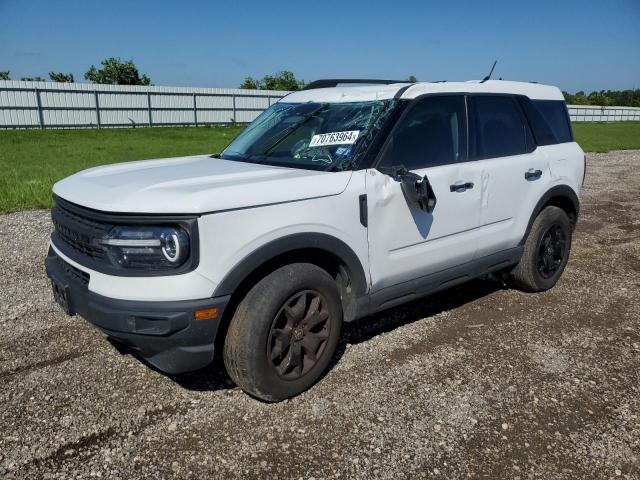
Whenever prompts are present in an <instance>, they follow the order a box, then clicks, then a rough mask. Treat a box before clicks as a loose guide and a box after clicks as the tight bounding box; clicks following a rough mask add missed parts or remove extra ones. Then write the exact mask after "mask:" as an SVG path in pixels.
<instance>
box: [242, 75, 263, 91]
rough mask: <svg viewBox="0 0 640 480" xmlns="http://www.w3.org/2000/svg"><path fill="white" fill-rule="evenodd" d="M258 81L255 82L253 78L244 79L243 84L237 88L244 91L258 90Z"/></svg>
mask: <svg viewBox="0 0 640 480" xmlns="http://www.w3.org/2000/svg"><path fill="white" fill-rule="evenodd" d="M259 82H260V80H256V79H255V78H253V77H246V78H245V79H244V82H242V84H241V85H240V87H238V88H243V89H245V90H260V83H259Z"/></svg>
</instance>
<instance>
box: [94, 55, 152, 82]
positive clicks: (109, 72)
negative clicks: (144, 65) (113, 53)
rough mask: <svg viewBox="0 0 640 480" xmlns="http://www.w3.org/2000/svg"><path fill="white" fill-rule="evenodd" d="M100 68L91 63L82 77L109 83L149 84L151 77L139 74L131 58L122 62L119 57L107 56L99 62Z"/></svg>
mask: <svg viewBox="0 0 640 480" xmlns="http://www.w3.org/2000/svg"><path fill="white" fill-rule="evenodd" d="M100 63H101V64H102V68H101V69H97V68H96V66H95V65H91V67H90V68H89V70H87V73H85V74H84V78H85V79H87V80H90V81H92V82H93V83H103V84H110V85H149V84H150V83H151V79H150V78H149V77H148V76H147V75H142V77H141V76H140V73H139V72H138V69H137V68H136V66H135V65H134V63H133V60H129V61H127V62H123V61H122V60H120V58H114V57H111V58H107V59H105V60H102V62H100Z"/></svg>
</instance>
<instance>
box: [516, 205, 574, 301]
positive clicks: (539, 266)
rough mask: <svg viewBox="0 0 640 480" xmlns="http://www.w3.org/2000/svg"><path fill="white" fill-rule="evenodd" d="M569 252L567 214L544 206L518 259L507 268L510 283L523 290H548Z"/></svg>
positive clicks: (569, 233)
mask: <svg viewBox="0 0 640 480" xmlns="http://www.w3.org/2000/svg"><path fill="white" fill-rule="evenodd" d="M559 245H561V246H559ZM550 249H551V250H550ZM570 251H571V222H570V221H569V217H568V216H567V214H566V213H565V212H564V210H562V209H561V208H558V207H552V206H549V207H545V208H544V209H543V210H542V211H541V212H540V213H539V214H538V216H537V217H536V219H535V220H534V222H533V225H532V226H531V230H530V231H529V235H528V236H527V240H526V241H525V244H524V252H523V254H522V258H521V259H520V262H519V263H518V265H516V267H515V268H514V269H513V270H512V271H511V274H510V277H509V278H510V283H512V284H513V285H514V286H515V287H516V288H519V289H520V290H524V291H526V292H542V291H544V290H549V289H550V288H551V287H553V286H554V285H555V284H556V282H557V281H558V279H559V278H560V276H561V275H562V272H563V271H564V268H565V266H566V265H567V261H568V259H569V252H570ZM544 257H546V259H545V258H544ZM547 266H549V268H546V267H547Z"/></svg>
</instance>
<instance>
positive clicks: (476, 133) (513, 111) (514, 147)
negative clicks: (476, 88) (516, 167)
mask: <svg viewBox="0 0 640 480" xmlns="http://www.w3.org/2000/svg"><path fill="white" fill-rule="evenodd" d="M470 100H471V110H470V112H469V113H470V117H471V118H472V125H473V128H472V132H473V135H472V141H471V144H470V147H471V157H472V158H473V159H482V158H493V157H507V156H510V155H520V154H523V153H529V152H531V151H533V149H534V148H535V146H534V144H533V137H532V135H531V132H530V130H529V126H528V125H527V123H526V121H525V119H524V116H523V114H522V111H521V110H520V106H519V105H518V103H517V102H516V100H515V98H514V97H512V96H510V95H478V96H473V97H470Z"/></svg>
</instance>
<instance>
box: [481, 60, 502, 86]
mask: <svg viewBox="0 0 640 480" xmlns="http://www.w3.org/2000/svg"><path fill="white" fill-rule="evenodd" d="M496 63H498V60H496V61H495V62H493V67H491V71H490V72H489V75H487V76H486V77H484V78H483V79H482V80H480V83H484V82H486V81H487V80H489V79H490V78H491V74H492V73H493V69H494V68H496Z"/></svg>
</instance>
